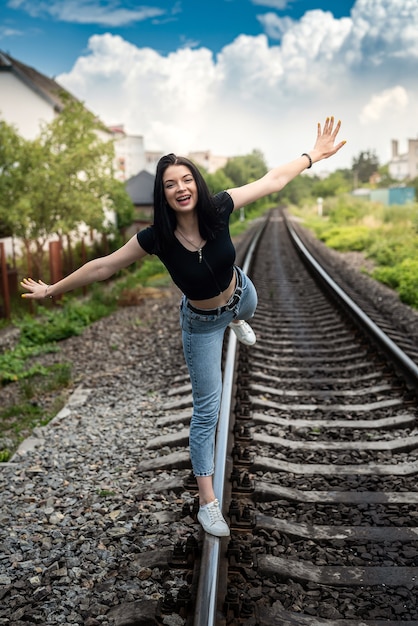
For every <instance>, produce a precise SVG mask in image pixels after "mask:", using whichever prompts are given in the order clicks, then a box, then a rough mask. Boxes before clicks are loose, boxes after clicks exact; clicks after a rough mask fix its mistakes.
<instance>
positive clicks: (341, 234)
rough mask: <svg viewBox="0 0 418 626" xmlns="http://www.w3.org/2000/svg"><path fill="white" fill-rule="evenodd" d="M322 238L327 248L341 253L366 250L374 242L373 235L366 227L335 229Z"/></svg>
mask: <svg viewBox="0 0 418 626" xmlns="http://www.w3.org/2000/svg"><path fill="white" fill-rule="evenodd" d="M322 237H323V241H324V242H325V243H326V244H327V246H329V247H330V248H334V250H340V251H341V252H347V251H350V250H356V251H363V250H366V249H367V247H368V246H369V245H370V242H371V241H372V240H373V235H372V233H371V232H370V229H369V228H367V227H366V226H350V227H345V228H334V229H332V230H330V231H328V232H325V233H324V234H323V236H322Z"/></svg>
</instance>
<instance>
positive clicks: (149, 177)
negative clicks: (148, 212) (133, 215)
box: [125, 170, 155, 205]
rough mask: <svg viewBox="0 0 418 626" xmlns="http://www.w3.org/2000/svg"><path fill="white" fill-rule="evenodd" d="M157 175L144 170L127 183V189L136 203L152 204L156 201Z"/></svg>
mask: <svg viewBox="0 0 418 626" xmlns="http://www.w3.org/2000/svg"><path fill="white" fill-rule="evenodd" d="M154 180H155V176H154V175H153V174H150V173H149V172H147V171H146V170H142V171H141V172H139V174H137V175H136V176H132V178H129V179H128V180H127V181H126V183H125V188H126V191H127V192H128V195H129V197H130V198H131V200H132V202H133V204H135V205H150V204H151V205H152V204H153V202H154Z"/></svg>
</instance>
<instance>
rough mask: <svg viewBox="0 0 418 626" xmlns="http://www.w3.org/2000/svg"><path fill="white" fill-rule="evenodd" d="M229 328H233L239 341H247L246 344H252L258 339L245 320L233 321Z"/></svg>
mask: <svg viewBox="0 0 418 626" xmlns="http://www.w3.org/2000/svg"><path fill="white" fill-rule="evenodd" d="M229 328H232V330H233V331H234V333H235V334H236V336H237V339H238V341H240V342H241V343H245V345H246V346H252V345H254V344H255V342H256V341H257V339H256V336H255V332H254V331H253V329H252V328H251V326H250V325H249V324H247V322H244V320H238V322H231V323H230V324H229Z"/></svg>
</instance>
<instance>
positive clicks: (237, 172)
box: [223, 150, 267, 187]
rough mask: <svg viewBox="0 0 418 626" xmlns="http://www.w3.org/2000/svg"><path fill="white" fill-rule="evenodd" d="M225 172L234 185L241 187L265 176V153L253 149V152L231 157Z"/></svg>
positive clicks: (224, 169)
mask: <svg viewBox="0 0 418 626" xmlns="http://www.w3.org/2000/svg"><path fill="white" fill-rule="evenodd" d="M223 172H224V174H225V175H226V176H227V177H228V178H229V179H230V180H231V181H232V182H233V186H234V187H240V186H241V185H245V184H246V183H250V182H252V181H254V180H257V179H258V178H261V177H262V176H264V174H266V173H267V165H266V162H265V160H264V156H263V154H262V153H261V152H260V151H259V150H253V151H252V152H251V154H247V155H244V156H237V157H233V158H232V159H229V161H228V163H227V164H226V165H225V167H224V168H223Z"/></svg>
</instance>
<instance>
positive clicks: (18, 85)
mask: <svg viewBox="0 0 418 626" xmlns="http://www.w3.org/2000/svg"><path fill="white" fill-rule="evenodd" d="M63 92H64V93H66V94H68V95H69V96H70V97H72V98H74V96H73V95H72V94H70V93H69V92H68V91H67V90H66V89H64V87H62V86H61V85H60V84H59V83H57V82H56V81H55V80H53V79H52V78H48V77H47V76H45V75H44V74H41V73H40V72H38V71H37V70H35V69H34V68H33V67H29V66H28V65H25V64H24V63H21V62H20V61H17V60H16V59H14V58H13V57H11V56H10V55H8V54H6V53H4V52H1V51H0V119H3V120H4V121H5V122H7V123H8V124H10V125H12V126H14V127H15V128H16V130H17V132H18V133H19V135H21V136H22V137H23V138H24V139H28V140H32V139H35V138H36V137H37V136H38V134H39V130H40V127H41V124H44V123H47V124H48V123H49V122H52V120H53V119H54V118H55V117H56V116H57V115H59V114H60V112H61V111H62V109H63V106H64V103H63V101H62V99H61V97H60V95H61V94H62V93H63ZM106 139H109V140H110V139H114V145H115V171H116V177H117V178H118V179H119V180H121V181H125V180H127V179H128V178H130V177H131V176H134V175H135V174H137V173H138V172H140V171H141V170H142V169H143V168H144V167H145V163H146V160H145V150H144V140H143V137H142V136H140V135H137V136H135V135H134V136H131V135H129V134H128V133H126V132H125V130H124V128H123V126H114V127H111V128H108V130H107V133H106V132H105V133H103V140H106Z"/></svg>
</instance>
